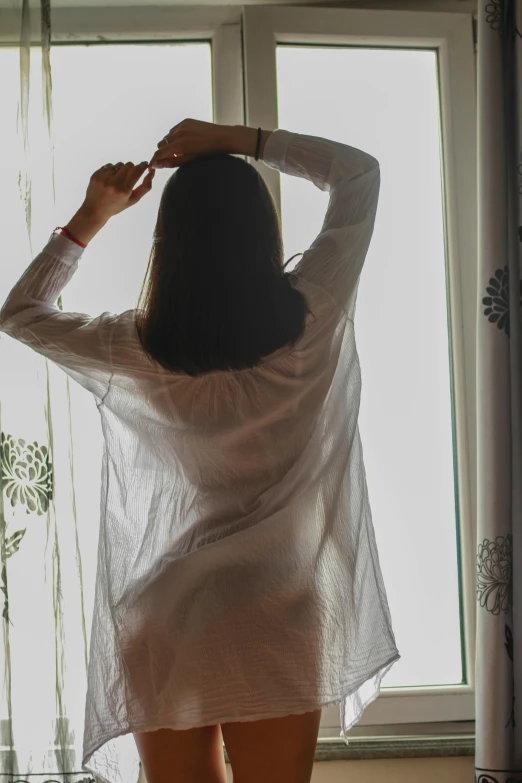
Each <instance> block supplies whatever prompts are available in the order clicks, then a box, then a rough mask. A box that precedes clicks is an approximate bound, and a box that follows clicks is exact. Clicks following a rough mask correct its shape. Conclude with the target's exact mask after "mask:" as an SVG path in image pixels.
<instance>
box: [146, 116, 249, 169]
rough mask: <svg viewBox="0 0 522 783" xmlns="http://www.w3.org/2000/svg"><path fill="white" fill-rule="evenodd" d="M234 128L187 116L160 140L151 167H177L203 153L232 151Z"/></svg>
mask: <svg viewBox="0 0 522 783" xmlns="http://www.w3.org/2000/svg"><path fill="white" fill-rule="evenodd" d="M233 130H234V128H233V127H229V126H227V125H217V124H215V123H213V122H202V121H201V120H191V119H186V120H183V121H182V122H180V123H179V124H178V125H175V126H174V127H173V128H171V129H170V131H169V132H168V134H167V135H166V136H165V138H164V139H162V140H161V141H160V142H159V143H158V150H157V151H156V152H155V153H154V155H153V156H152V158H151V161H150V163H149V168H170V169H173V168H176V167H177V166H180V165H182V164H183V163H188V161H190V160H193V159H194V158H197V157H198V156H200V155H209V154H211V153H214V152H231V151H232V144H231V132H232V131H233Z"/></svg>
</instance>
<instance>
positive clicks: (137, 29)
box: [0, 6, 244, 125]
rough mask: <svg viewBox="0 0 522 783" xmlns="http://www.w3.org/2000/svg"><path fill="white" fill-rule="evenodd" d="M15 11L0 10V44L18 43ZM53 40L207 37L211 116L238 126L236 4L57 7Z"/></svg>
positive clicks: (34, 18)
mask: <svg viewBox="0 0 522 783" xmlns="http://www.w3.org/2000/svg"><path fill="white" fill-rule="evenodd" d="M20 16H21V15H20V12H19V11H17V10H11V9H8V10H4V9H0V22H1V24H0V30H1V32H0V45H1V44H11V45H13V44H18V42H19V40H20ZM51 25H52V35H51V38H52V43H60V42H67V43H72V42H77V43H82V42H84V41H93V42H97V43H99V42H101V41H103V42H105V43H111V42H112V41H115V42H117V41H121V42H123V41H125V42H129V43H130V42H132V41H136V42H139V41H147V42H150V43H153V42H154V41H158V42H159V41H172V42H173V43H175V42H176V41H198V40H201V41H210V42H211V47H212V91H213V100H214V116H213V121H214V122H217V123H219V124H223V125H243V121H244V107H243V80H242V57H241V7H239V6H238V7H234V6H208V7H206V6H195V7H192V8H191V7H186V6H153V7H152V6H151V7H147V6H125V7H109V8H107V7H87V6H83V7H82V6H75V7H65V6H60V7H58V8H53V12H52V19H51ZM31 40H32V41H33V42H34V43H35V44H38V43H39V42H40V14H39V9H36V8H33V9H31Z"/></svg>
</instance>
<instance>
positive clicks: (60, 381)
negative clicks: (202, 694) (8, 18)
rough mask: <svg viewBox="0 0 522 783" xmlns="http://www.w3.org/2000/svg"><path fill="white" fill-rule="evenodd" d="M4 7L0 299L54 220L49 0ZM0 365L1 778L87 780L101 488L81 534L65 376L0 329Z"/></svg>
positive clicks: (70, 396)
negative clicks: (10, 14)
mask: <svg viewBox="0 0 522 783" xmlns="http://www.w3.org/2000/svg"><path fill="white" fill-rule="evenodd" d="M13 5H14V7H15V11H16V13H17V14H19V21H20V41H19V48H18V54H19V64H20V83H19V100H18V113H17V116H16V129H15V128H14V125H15V122H14V120H15V118H14V110H13V123H12V125H13V128H12V130H13V133H12V139H13V141H12V146H9V150H3V155H5V156H6V161H5V167H4V162H2V182H1V185H0V186H1V188H2V212H3V214H2V218H5V222H4V221H3V225H2V235H3V237H2V240H3V248H2V271H1V281H0V300H1V302H3V301H4V300H5V299H6V297H7V295H8V293H9V291H10V290H11V288H12V286H13V285H14V284H15V282H17V280H18V278H19V277H20V276H21V274H22V273H23V271H24V270H25V269H26V268H27V266H28V265H29V264H30V262H31V261H32V259H33V258H34V257H35V256H36V255H37V254H38V253H39V252H40V250H41V249H42V248H43V247H44V246H45V244H46V243H47V241H48V239H49V236H50V234H51V233H52V231H53V229H54V228H55V226H56V225H58V224H59V223H57V222H55V220H56V216H55V214H54V198H55V191H54V158H53V143H52V139H53V132H52V91H51V65H50V37H51V14H50V11H51V9H50V0H41V9H40V13H38V10H35V9H34V8H33V10H32V13H31V12H30V7H29V0H16V2H14V3H13ZM38 28H39V30H38V33H37V34H36V37H35V32H34V31H35V29H38ZM31 38H32V40H33V42H34V43H33V45H32V46H31ZM38 38H39V39H40V40H38ZM35 72H36V75H37V76H39V75H40V73H41V75H42V77H43V79H42V84H41V91H40V84H39V79H38V78H37V79H35V78H34V74H35ZM31 73H33V79H31ZM4 108H5V110H6V112H9V111H10V110H11V107H3V110H4ZM5 116H6V115H4V117H5ZM6 127H7V121H6ZM4 205H5V209H4ZM67 217H68V218H69V217H70V216H67ZM58 306H59V307H61V306H62V305H61V301H60V300H59V301H58ZM62 309H63V308H62ZM0 368H1V382H0V558H1V576H0V589H1V591H2V592H1V593H0V612H1V615H2V619H1V620H0V623H1V634H2V640H3V644H2V643H0V656H1V657H2V660H1V661H0V666H1V668H2V670H3V677H1V678H0V783H1V782H2V781H5V783H7V781H12V780H16V781H17V783H22V782H23V781H28V782H30V783H36V782H38V783H50V781H53V783H54V782H55V781H57V782H59V783H78V782H79V781H82V780H83V781H85V783H87V782H88V781H92V778H91V777H89V775H88V773H86V772H83V771H82V770H81V761H82V738H83V725H84V710H85V692H86V687H87V663H88V645H89V635H90V622H91V614H92V602H93V592H94V567H93V566H92V565H90V566H89V568H86V567H85V562H84V561H85V552H89V551H90V550H91V549H95V547H96V542H97V535H98V527H97V526H98V524H99V495H98V498H96V500H95V501H93V504H92V506H91V507H90V509H89V514H88V517H89V519H88V521H89V524H90V526H91V527H90V529H89V530H88V531H87V528H86V521H85V513H83V512H82V513H80V509H78V507H77V490H78V487H79V486H80V485H81V483H82V480H84V479H85V476H82V475H77V474H78V467H77V459H78V458H77V456H76V455H77V454H79V453H80V452H81V451H82V448H81V443H82V439H83V437H84V435H83V434H82V432H81V430H79V429H78V427H79V425H78V410H79V408H78V407H76V408H75V407H74V401H75V398H74V393H71V389H70V386H69V383H70V381H69V378H68V376H67V375H66V374H65V373H63V372H62V371H61V370H59V369H58V368H57V367H56V366H53V365H52V364H51V363H49V362H47V360H46V359H44V358H43V357H42V356H39V355H38V354H37V353H35V352H33V351H31V350H30V349H29V348H27V347H26V346H24V345H22V344H21V343H19V342H17V341H16V340H13V339H12V338H10V337H9V336H7V335H5V334H1V335H0ZM84 402H85V401H84V400H83V398H81V399H79V402H77V406H78V405H79V406H80V407H81V405H82V404H84ZM75 411H76V412H75ZM75 421H76V422H77V423H76V431H75V424H74V422H75ZM87 437H88V436H87ZM73 443H75V444H76V448H75V449H74V450H73ZM94 462H95V463H96V460H94ZM94 470H95V471H96V470H98V471H99V464H95V465H94ZM97 491H99V488H97V487H96V485H95V486H94V489H93V490H91V494H94V496H96V492H97ZM82 505H84V504H83V501H82ZM93 509H94V513H93ZM82 520H83V521H82ZM83 542H85V543H83ZM91 560H92V562H94V557H92V558H91Z"/></svg>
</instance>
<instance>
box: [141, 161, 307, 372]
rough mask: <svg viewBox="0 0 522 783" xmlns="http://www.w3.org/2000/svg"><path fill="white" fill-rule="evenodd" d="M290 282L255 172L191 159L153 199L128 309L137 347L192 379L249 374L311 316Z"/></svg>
mask: <svg viewBox="0 0 522 783" xmlns="http://www.w3.org/2000/svg"><path fill="white" fill-rule="evenodd" d="M294 257H295V256H294ZM289 260H290V261H291V260H292V259H289ZM287 263H288V262H287ZM285 266H286V264H285ZM294 280H295V275H293V273H292V272H288V273H285V271H284V266H283V242H282V237H281V226H280V221H279V216H278V214H277V209H276V206H275V203H274V200H273V198H272V195H271V193H270V191H269V190H268V187H267V186H266V183H265V181H264V179H263V177H262V176H261V175H260V174H259V172H258V171H257V169H256V168H255V167H254V166H252V165H251V164H250V163H248V162H247V161H245V160H244V159H242V158H239V157H235V156H233V155H225V154H216V155H208V156H205V157H198V158H195V159H193V160H191V161H189V162H188V163H185V164H183V165H181V166H180V167H179V168H177V169H176V170H175V171H174V173H173V174H172V176H171V177H170V178H169V180H167V182H166V184H165V187H164V190H163V194H162V197H161V202H160V206H159V211H158V220H157V223H156V229H155V235H154V240H153V247H152V250H151V254H150V258H149V265H148V268H147V274H146V276H145V280H144V282H143V286H142V289H141V292H140V296H139V301H138V307H137V311H136V329H137V332H138V336H139V339H140V342H141V344H142V346H143V349H144V351H145V353H146V354H147V356H148V357H149V358H150V359H152V360H153V361H155V362H157V363H159V364H160V365H162V366H163V367H164V368H166V369H167V370H171V371H173V372H184V373H187V374H188V375H194V376H196V375H201V374H202V373H205V372H211V371H213V370H234V369H236V370H237V369H246V368H249V367H253V366H255V365H256V364H257V363H258V362H259V360H260V359H262V358H263V357H264V356H267V355H268V354H271V353H273V352H274V351H275V350H277V349H278V348H280V347H282V346H283V345H286V344H291V345H293V344H294V343H295V342H296V341H297V340H298V338H299V337H300V336H301V335H302V333H303V331H304V328H305V322H306V317H307V313H309V312H311V311H310V310H309V308H308V305H307V302H306V299H305V298H304V296H303V295H302V293H301V292H300V291H299V290H298V289H297V288H295V287H294Z"/></svg>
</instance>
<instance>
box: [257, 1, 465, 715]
mask: <svg viewBox="0 0 522 783" xmlns="http://www.w3.org/2000/svg"><path fill="white" fill-rule="evenodd" d="M244 14H245V27H244V31H245V60H246V85H247V90H246V94H247V105H246V112H247V118H248V120H247V124H249V125H253V126H258V125H261V126H263V127H265V128H272V127H283V128H286V129H287V130H292V131H294V130H295V131H297V132H300V133H308V134H312V135H317V136H326V137H330V138H333V139H335V140H337V141H344V142H346V143H348V144H351V145H352V146H358V147H360V148H362V149H364V150H366V151H368V152H369V153H370V154H372V155H374V156H375V157H376V158H377V159H378V160H379V161H380V164H381V191H380V199H379V209H378V213H377V220H376V224H375V231H374V235H373V239H372V244H371V246H370V250H369V253H368V257H367V259H366V262H365V266H364V269H363V274H362V277H361V284H360V286H359V293H358V302H357V316H356V319H355V330H356V337H357V342H358V350H359V355H360V360H361V370H362V380H363V393H362V399H361V410H360V417H359V427H360V431H361V438H362V442H363V448H364V455H365V464H366V470H367V479H368V486H369V493H370V501H371V505H372V513H373V520H374V526H375V532H376V537H377V542H378V546H379V553H380V562H381V567H382V570H383V575H384V580H385V584H386V588H387V593H388V599H389V602H390V610H391V613H392V618H393V623H394V630H395V634H396V638H397V646H398V648H399V650H400V651H401V655H402V656H403V657H402V659H401V661H399V663H398V664H396V665H395V666H394V667H393V668H392V670H391V671H390V672H389V674H388V675H387V676H386V677H385V678H384V680H383V691H382V696H381V698H379V699H378V700H377V701H376V702H374V703H373V704H372V705H370V706H369V707H368V708H367V710H366V712H365V714H364V716H363V718H362V720H361V722H360V724H359V725H364V726H366V725H368V724H389V723H418V722H422V721H434V720H436V721H451V720H470V719H473V716H474V704H473V697H472V686H473V660H474V647H473V644H472V639H473V634H474V631H473V626H474V617H473V608H474V585H473V573H472V567H473V565H472V564H473V552H474V546H473V543H472V535H471V533H472V530H473V528H474V526H473V522H472V516H471V514H470V497H471V496H472V495H470V490H469V480H471V481H472V482H473V479H474V477H473V475H472V474H471V476H468V472H471V468H472V466H473V465H474V457H473V454H472V451H471V448H470V447H469V444H468V440H467V435H466V432H467V425H469V424H470V423H471V421H472V419H471V418H470V419H469V420H466V416H467V415H468V414H469V411H473V409H474V407H473V399H474V391H473V385H469V386H468V387H467V390H466V385H465V383H464V378H463V374H464V372H466V373H467V374H468V381H469V380H470V379H471V378H473V377H474V369H473V367H472V365H469V366H464V362H463V360H462V358H461V357H462V356H463V355H464V354H465V355H466V362H468V360H469V359H470V358H471V357H474V355H475V351H474V346H473V345H472V344H468V345H466V346H463V345H462V344H461V340H462V323H463V319H464V314H465V312H468V313H469V314H470V315H471V316H472V317H474V300H473V298H472V297H471V298H468V297H467V292H465V291H464V288H465V287H467V286H464V285H463V287H462V289H461V287H460V279H461V278H462V279H466V280H467V281H468V283H469V290H470V291H473V280H472V274H473V261H474V257H475V256H474V252H476V250H475V251H474V248H473V245H472V244H471V242H469V243H467V242H466V240H465V237H464V235H469V236H471V237H473V236H475V230H474V220H475V217H474V214H473V212H472V211H468V212H466V211H464V212H460V211H459V210H458V203H459V201H461V200H462V199H469V200H470V201H471V203H474V190H473V183H474V165H475V160H474V157H473V143H471V144H470V142H469V138H470V137H469V136H467V133H469V129H471V128H472V127H473V118H474V103H473V95H474V93H473V84H474V74H473V41H472V20H471V17H469V18H468V17H467V16H464V15H458V14H457V15H454V14H448V15H442V14H429V13H410V12H408V13H403V12H390V13H383V12H382V11H360V10H357V11H355V10H344V9H342V10H338V9H302V8H301V9H289V8H270V9H265V8H259V7H247V8H245V10H244ZM457 64H458V66H459V71H458V75H456V70H454V69H455V68H456V66H457ZM450 68H451V73H452V79H451V82H450V79H449V73H450ZM457 98H458V100H457ZM471 138H472V134H471ZM465 146H466V147H468V148H467V149H466V150H465V151H464V152H462V154H461V148H463V147H465ZM469 147H471V152H470V150H469ZM462 156H463V157H462ZM263 173H265V172H263ZM266 178H267V180H268V181H269V183H270V186H271V188H272V192H273V194H274V197H275V198H276V200H277V201H278V203H279V204H280V207H281V215H282V223H283V238H284V241H285V258H290V257H291V256H293V255H294V254H295V253H298V252H301V251H303V250H305V249H306V247H308V246H309V244H310V243H311V242H312V241H313V239H314V238H315V236H316V235H317V234H318V232H319V230H320V227H321V224H322V220H323V218H324V213H325V210H326V206H327V203H328V194H326V193H322V192H320V191H318V190H317V189H316V188H314V187H313V185H311V184H310V183H308V182H305V181H302V180H298V179H295V178H290V177H281V176H280V175H279V173H278V172H274V171H272V170H270V171H269V172H268V173H267V175H266ZM464 193H465V194H467V195H465V196H464V195H463V194H464ZM462 220H463V221H464V224H465V226H464V224H463V223H462ZM458 224H460V229H461V231H460V232H459V233H458V234H457V233H456V231H455V227H456V225H458ZM293 263H294V264H295V263H297V260H296V261H295V262H293ZM471 333H472V329H471V330H470V334H471ZM383 390H384V394H383ZM466 394H467V395H468V396H466ZM441 638H444V645H443V646H441V644H440V639H441ZM442 647H443V650H442ZM337 724H338V715H337V707H330V708H328V709H325V710H323V718H322V723H321V726H322V727H325V728H326V727H332V728H333V727H336V726H337Z"/></svg>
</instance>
